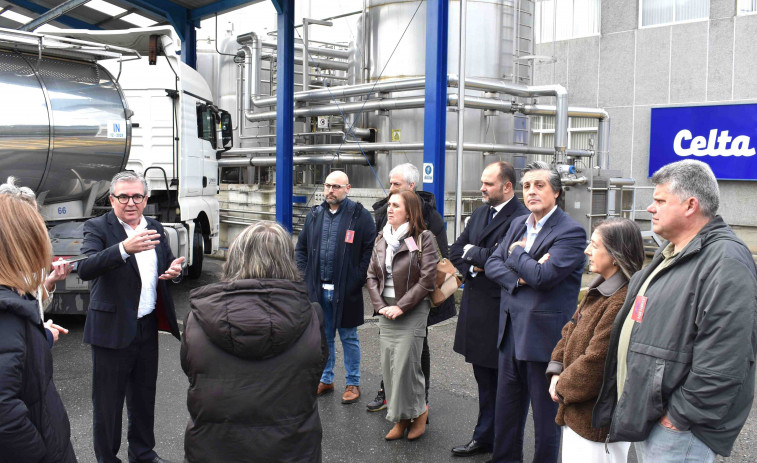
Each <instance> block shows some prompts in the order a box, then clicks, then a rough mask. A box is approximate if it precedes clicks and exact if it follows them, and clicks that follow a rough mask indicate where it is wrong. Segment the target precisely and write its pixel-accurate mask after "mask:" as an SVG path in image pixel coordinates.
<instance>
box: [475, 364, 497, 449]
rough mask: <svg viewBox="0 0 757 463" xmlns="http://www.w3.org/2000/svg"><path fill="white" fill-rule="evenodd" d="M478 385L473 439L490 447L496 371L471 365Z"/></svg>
mask: <svg viewBox="0 0 757 463" xmlns="http://www.w3.org/2000/svg"><path fill="white" fill-rule="evenodd" d="M473 376H474V377H475V378H476V383H478V420H477V421H476V429H475V430H474V431H473V439H474V440H476V441H478V442H480V443H482V444H484V445H489V446H491V445H492V444H493V443H494V406H495V403H496V398H497V369H496V368H487V367H482V366H481V365H473Z"/></svg>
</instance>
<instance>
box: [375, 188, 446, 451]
mask: <svg viewBox="0 0 757 463" xmlns="http://www.w3.org/2000/svg"><path fill="white" fill-rule="evenodd" d="M438 260H439V259H438V256H437V248H436V241H435V239H434V235H433V234H432V233H431V232H430V231H428V230H426V229H425V226H424V225H423V213H422V212H421V203H420V200H419V199H418V195H416V194H415V192H413V191H403V192H401V193H397V194H394V195H392V196H391V197H390V198H389V207H388V209H387V224H386V226H385V227H384V229H383V231H382V232H381V233H379V235H378V237H377V238H376V244H375V246H374V247H373V255H372V256H371V263H370V265H369V266H368V279H367V282H366V285H367V286H368V293H369V294H370V296H371V302H372V303H373V311H374V315H376V314H378V315H382V317H381V318H380V319H379V331H380V340H381V342H380V345H381V370H382V373H383V376H384V386H385V389H386V401H387V414H386V419H387V420H389V421H391V422H394V423H395V425H394V427H393V428H392V430H391V431H389V434H387V435H386V440H395V439H401V438H402V437H403V436H404V435H405V430H407V429H408V427H409V428H410V429H409V431H408V435H407V438H408V440H415V439H417V438H419V437H420V436H422V435H423V433H424V432H425V431H426V423H427V422H428V409H427V408H426V398H425V391H424V377H423V372H422V370H421V350H422V348H423V338H424V336H425V335H426V320H427V319H428V313H429V310H430V309H431V306H430V305H429V301H428V295H429V292H430V291H433V289H434V284H435V281H436V264H437V262H438ZM411 421H412V423H411Z"/></svg>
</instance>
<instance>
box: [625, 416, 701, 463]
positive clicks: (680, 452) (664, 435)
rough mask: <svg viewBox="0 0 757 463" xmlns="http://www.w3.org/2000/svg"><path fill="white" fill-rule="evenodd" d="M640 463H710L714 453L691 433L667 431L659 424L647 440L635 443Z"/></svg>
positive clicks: (654, 427)
mask: <svg viewBox="0 0 757 463" xmlns="http://www.w3.org/2000/svg"><path fill="white" fill-rule="evenodd" d="M634 445H635V447H636V455H637V456H638V458H639V462H640V463H712V462H713V461H715V452H713V451H712V450H710V448H709V447H707V445H705V443H704V442H702V441H701V440H699V439H698V438H697V437H696V436H695V435H694V434H692V433H691V431H676V430H672V429H668V428H666V427H665V426H663V425H661V424H660V423H657V424H655V425H654V426H653V427H652V431H650V433H649V436H647V439H646V440H644V441H641V442H636V443H635V444H634Z"/></svg>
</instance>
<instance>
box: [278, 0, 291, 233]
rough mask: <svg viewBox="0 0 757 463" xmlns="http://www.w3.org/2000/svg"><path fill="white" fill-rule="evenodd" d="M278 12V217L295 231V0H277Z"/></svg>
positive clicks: (286, 226) (280, 222) (280, 221)
mask: <svg viewBox="0 0 757 463" xmlns="http://www.w3.org/2000/svg"><path fill="white" fill-rule="evenodd" d="M273 3H274V6H276V11H277V12H278V34H277V36H278V47H277V60H276V63H277V66H278V67H277V69H276V97H277V100H276V221H277V222H278V223H279V224H281V225H282V226H283V227H284V228H286V229H287V230H289V232H291V231H292V194H293V187H294V184H293V177H294V176H293V169H294V159H293V157H294V143H293V141H292V137H293V136H294V0H275V1H274V2H273Z"/></svg>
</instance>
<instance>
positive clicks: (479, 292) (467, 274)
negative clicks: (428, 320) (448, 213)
mask: <svg viewBox="0 0 757 463" xmlns="http://www.w3.org/2000/svg"><path fill="white" fill-rule="evenodd" d="M513 185H515V170H514V169H513V166H512V165H510V163H508V162H504V161H499V162H494V163H492V164H489V165H488V166H486V168H485V169H484V172H483V173H482V174H481V196H482V198H483V201H484V206H482V207H479V208H478V209H476V210H475V211H474V212H473V215H471V217H470V220H469V221H468V226H466V227H465V230H463V232H462V233H461V234H460V236H459V237H458V238H457V240H456V241H455V243H454V244H453V245H452V247H451V248H450V260H451V261H452V263H453V264H454V265H455V267H456V268H457V269H458V270H459V271H460V273H461V274H462V275H463V277H464V279H465V289H464V290H463V299H462V301H461V304H460V314H459V315H458V317H457V330H456V331H455V344H454V347H453V348H454V350H455V352H457V353H458V354H461V355H463V356H465V361H466V362H468V363H470V364H472V365H473V375H474V377H475V378H476V383H478V421H477V422H476V428H475V430H474V431H473V438H472V439H471V440H470V442H468V443H467V444H465V445H460V446H457V447H454V448H453V449H452V453H453V454H455V455H457V456H469V455H475V454H477V453H483V452H491V450H492V445H493V444H494V403H495V397H496V395H497V361H498V352H497V327H498V326H499V302H500V297H499V285H497V284H496V283H494V282H492V281H491V280H489V278H487V275H486V273H484V265H485V264H486V260H487V259H488V258H489V256H491V255H492V253H493V252H494V251H495V249H497V245H498V243H499V241H500V240H501V239H502V237H503V236H504V235H505V233H507V230H508V229H509V228H510V224H511V223H512V220H513V219H514V218H515V217H519V216H522V215H524V214H528V209H526V208H525V206H523V204H521V202H520V201H518V198H516V197H515V190H514V189H513Z"/></svg>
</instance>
